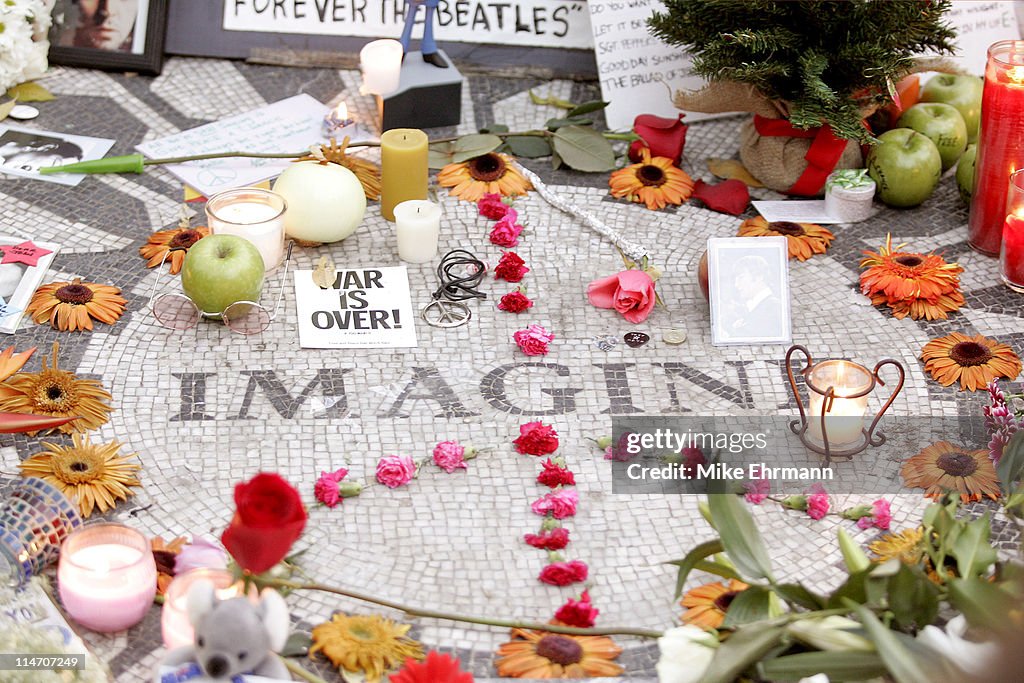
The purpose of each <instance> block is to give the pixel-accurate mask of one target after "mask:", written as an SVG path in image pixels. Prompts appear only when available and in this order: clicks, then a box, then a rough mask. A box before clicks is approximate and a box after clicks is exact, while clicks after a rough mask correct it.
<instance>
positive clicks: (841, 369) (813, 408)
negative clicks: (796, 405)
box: [807, 360, 871, 448]
mask: <svg viewBox="0 0 1024 683" xmlns="http://www.w3.org/2000/svg"><path fill="white" fill-rule="evenodd" d="M808 381H809V383H810V384H813V385H814V386H815V387H817V388H819V389H821V390H822V391H825V392H827V391H828V388H829V387H832V391H833V394H834V395H835V398H834V399H833V400H832V404H831V406H828V408H829V409H828V412H827V413H826V414H825V432H826V433H827V435H828V443H829V447H830V448H835V447H837V446H839V447H841V446H852V445H854V444H856V443H857V442H858V441H860V439H861V435H862V430H863V428H864V413H865V412H867V407H868V396H867V394H865V395H864V396H858V397H856V398H844V397H848V396H853V395H854V394H860V393H863V392H865V391H867V389H868V388H869V387H870V386H871V375H870V374H869V373H868V371H867V369H866V368H864V367H862V366H860V365H857V364H856V363H851V362H850V361H845V360H829V361H824V362H822V363H819V364H818V365H816V366H815V367H814V368H813V369H812V370H811V373H810V376H809V377H808ZM808 393H809V394H810V411H809V412H810V414H809V416H808V418H807V419H808V424H807V429H808V432H809V433H810V435H811V437H812V439H813V440H814V441H817V442H818V443H824V438H823V436H822V433H821V415H822V411H823V410H824V409H825V408H826V401H827V397H826V396H825V394H822V393H819V392H817V391H814V389H810V390H809V392H808Z"/></svg>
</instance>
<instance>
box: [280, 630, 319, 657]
mask: <svg viewBox="0 0 1024 683" xmlns="http://www.w3.org/2000/svg"><path fill="white" fill-rule="evenodd" d="M312 646H313V637H312V636H311V635H310V634H308V633H305V632H304V631H293V632H292V633H291V634H290V635H289V636H288V640H286V641H285V643H284V648H283V649H282V650H281V651H280V652H279V653H278V654H280V655H281V656H282V657H305V656H306V655H308V654H309V648H310V647H312Z"/></svg>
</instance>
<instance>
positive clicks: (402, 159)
mask: <svg viewBox="0 0 1024 683" xmlns="http://www.w3.org/2000/svg"><path fill="white" fill-rule="evenodd" d="M427 142H428V139H427V134H426V133H424V132H423V131H422V130H418V129H416V128H393V129H391V130H389V131H385V132H384V133H382V134H381V136H380V175H381V190H380V215H382V216H383V217H384V218H385V220H389V221H394V220H395V207H396V206H398V205H399V204H401V203H402V202H404V201H406V200H408V199H426V198H427V179H428V175H429V171H428V170H427Z"/></svg>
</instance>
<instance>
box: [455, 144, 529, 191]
mask: <svg viewBox="0 0 1024 683" xmlns="http://www.w3.org/2000/svg"><path fill="white" fill-rule="evenodd" d="M512 161H513V159H512V157H510V156H508V155H507V154H499V153H498V152H488V153H487V154H483V155H481V156H478V157H473V158H472V159H469V160H468V161H463V162H462V163H458V164H448V165H447V166H445V167H444V168H442V169H441V170H440V171H438V172H437V183H438V185H440V186H441V187H447V188H450V189H449V190H448V191H449V193H450V194H452V195H454V196H456V197H458V198H459V199H465V200H466V201H470V202H475V201H477V200H479V199H480V198H481V197H483V196H484V195H485V194H500V195H501V196H502V197H515V196H516V195H521V194H526V193H527V191H529V190H532V189H533V185H531V184H530V181H529V180H527V179H526V178H524V177H523V174H521V173H520V172H519V171H517V170H516V169H515V168H514V167H513V166H512Z"/></svg>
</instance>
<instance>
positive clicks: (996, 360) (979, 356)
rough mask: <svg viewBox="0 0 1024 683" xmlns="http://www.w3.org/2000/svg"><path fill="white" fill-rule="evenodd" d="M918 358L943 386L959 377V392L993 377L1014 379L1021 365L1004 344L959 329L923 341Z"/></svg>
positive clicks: (981, 387) (1015, 355)
mask: <svg viewBox="0 0 1024 683" xmlns="http://www.w3.org/2000/svg"><path fill="white" fill-rule="evenodd" d="M921 360H923V361H924V369H925V370H927V371H928V372H930V373H931V375H932V379H934V380H935V381H937V382H938V383H939V384H941V385H942V386H944V387H948V386H949V385H951V384H953V383H954V382H956V381H958V380H959V382H960V390H961V391H963V390H965V389H966V390H967V391H977V390H978V389H984V388H985V387H986V386H987V385H988V383H989V382H991V381H992V380H994V379H995V378H996V377H1005V378H1006V379H1008V380H1013V379H1016V378H1017V375H1019V374H1020V368H1021V365H1020V358H1019V357H1018V356H1017V354H1016V353H1014V352H1013V349H1011V348H1010V347H1009V346H1007V345H1006V344H1001V343H999V342H997V341H996V340H995V339H989V338H988V337H985V336H984V335H980V334H979V335H976V336H974V337H968V336H967V335H964V334H961V333H959V332H953V333H952V334H949V335H947V336H945V337H939V338H938V339H932V340H931V341H930V342H928V343H927V344H925V345H924V348H923V349H921Z"/></svg>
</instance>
